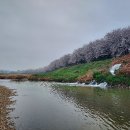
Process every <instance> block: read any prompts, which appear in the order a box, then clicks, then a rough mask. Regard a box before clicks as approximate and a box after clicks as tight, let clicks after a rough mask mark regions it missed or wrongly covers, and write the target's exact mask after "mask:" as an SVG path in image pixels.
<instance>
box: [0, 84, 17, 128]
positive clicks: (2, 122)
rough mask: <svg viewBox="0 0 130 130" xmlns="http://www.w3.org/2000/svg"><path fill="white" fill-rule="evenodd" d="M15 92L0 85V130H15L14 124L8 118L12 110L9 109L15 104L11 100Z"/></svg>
mask: <svg viewBox="0 0 130 130" xmlns="http://www.w3.org/2000/svg"><path fill="white" fill-rule="evenodd" d="M12 96H15V91H14V90H12V89H9V88H7V87H5V86H1V85H0V130H15V124H14V122H13V121H12V120H11V117H10V116H9V114H10V112H11V111H13V110H14V108H12V107H10V106H11V105H13V104H14V103H15V101H13V100H12V99H11V97H12Z"/></svg>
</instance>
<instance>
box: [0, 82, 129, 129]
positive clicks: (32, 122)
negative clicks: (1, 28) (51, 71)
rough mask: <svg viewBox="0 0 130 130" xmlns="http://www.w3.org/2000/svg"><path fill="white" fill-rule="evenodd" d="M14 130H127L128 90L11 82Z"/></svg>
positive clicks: (9, 83)
mask: <svg viewBox="0 0 130 130" xmlns="http://www.w3.org/2000/svg"><path fill="white" fill-rule="evenodd" d="M0 85H4V86H7V87H9V88H11V89H16V92H17V96H15V97H13V98H14V99H15V100H16V103H15V105H14V108H15V110H14V111H13V112H11V117H12V120H13V121H14V122H15V126H16V130H130V90H120V89H108V90H107V89H100V88H92V87H78V86H76V87H73V86H63V85H58V84H55V83H53V84H52V83H48V82H29V81H26V82H13V81H9V80H0Z"/></svg>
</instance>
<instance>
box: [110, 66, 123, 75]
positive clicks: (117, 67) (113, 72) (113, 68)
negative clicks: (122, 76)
mask: <svg viewBox="0 0 130 130" xmlns="http://www.w3.org/2000/svg"><path fill="white" fill-rule="evenodd" d="M120 67H121V64H115V65H114V66H112V67H111V68H110V73H111V74H112V75H115V71H116V70H119V69H120Z"/></svg>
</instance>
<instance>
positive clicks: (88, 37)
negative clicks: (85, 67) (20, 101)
mask: <svg viewBox="0 0 130 130" xmlns="http://www.w3.org/2000/svg"><path fill="white" fill-rule="evenodd" d="M129 13H130V0H0V69H4V70H7V69H9V70H18V69H20V70H21V69H22V70H23V69H30V68H39V67H43V66H46V65H48V64H49V63H50V62H51V61H53V60H54V59H57V58H59V57H61V56H63V55H64V54H68V53H72V52H73V50H74V49H77V48H79V47H82V46H83V45H84V44H87V43H88V42H89V41H93V40H95V39H98V38H101V37H103V36H104V35H105V33H107V32H109V31H111V30H113V29H116V28H120V27H127V26H129V25H130V14H129Z"/></svg>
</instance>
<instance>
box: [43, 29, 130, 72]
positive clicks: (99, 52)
mask: <svg viewBox="0 0 130 130" xmlns="http://www.w3.org/2000/svg"><path fill="white" fill-rule="evenodd" d="M129 52H130V27H127V28H123V29H117V30H113V31H112V32H110V33H107V34H106V35H105V36H104V38H102V39H99V40H96V41H93V42H90V43H89V44H86V45H84V46H83V47H81V48H79V49H77V50H75V51H74V52H73V53H72V54H68V55H65V56H63V57H61V58H60V59H57V60H55V61H53V62H51V63H50V64H49V65H48V66H46V67H44V72H49V71H53V70H55V69H58V68H61V67H66V66H70V65H75V64H81V63H88V62H91V61H95V60H100V59H106V58H112V57H119V56H122V55H125V54H128V53H129Z"/></svg>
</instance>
